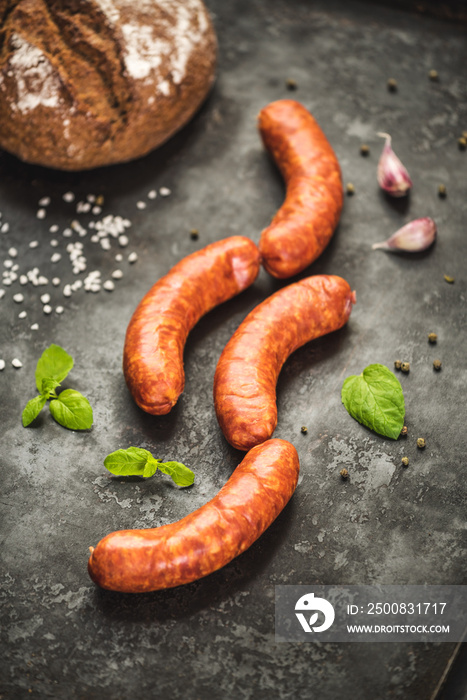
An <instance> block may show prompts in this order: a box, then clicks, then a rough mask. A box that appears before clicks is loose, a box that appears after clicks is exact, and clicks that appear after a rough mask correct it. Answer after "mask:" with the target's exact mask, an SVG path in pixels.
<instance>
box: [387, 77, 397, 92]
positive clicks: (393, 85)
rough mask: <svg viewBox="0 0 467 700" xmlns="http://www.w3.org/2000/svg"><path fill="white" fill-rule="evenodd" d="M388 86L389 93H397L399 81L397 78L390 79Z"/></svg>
mask: <svg viewBox="0 0 467 700" xmlns="http://www.w3.org/2000/svg"><path fill="white" fill-rule="evenodd" d="M387 85H388V90H389V92H396V90H397V80H396V79H395V78H389V80H388V83H387Z"/></svg>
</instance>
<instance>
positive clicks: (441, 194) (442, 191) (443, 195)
mask: <svg viewBox="0 0 467 700" xmlns="http://www.w3.org/2000/svg"><path fill="white" fill-rule="evenodd" d="M447 194H448V193H447V190H446V185H439V186H438V197H440V199H446V197H447Z"/></svg>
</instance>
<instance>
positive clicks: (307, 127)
mask: <svg viewBox="0 0 467 700" xmlns="http://www.w3.org/2000/svg"><path fill="white" fill-rule="evenodd" d="M258 127H259V131H260V134H261V137H262V140H263V142H264V145H265V147H266V148H267V150H268V151H269V152H270V153H271V155H272V157H273V159H274V161H275V162H276V164H277V166H278V167H279V170H280V172H281V174H282V176H283V178H284V180H285V183H286V189H287V193H286V197H285V201H284V203H283V204H282V206H281V207H280V209H279V210H278V212H277V213H276V215H275V216H274V218H273V220H272V223H271V225H270V226H268V227H267V228H265V229H264V231H263V232H262V233H261V238H260V242H259V249H260V252H261V256H262V262H263V265H264V267H265V268H266V270H267V271H268V272H269V273H270V274H271V275H273V276H274V277H278V278H281V279H284V278H287V277H291V276H292V275H296V274H297V273H298V272H300V271H301V270H304V269H305V268H306V267H308V265H310V264H311V263H312V262H313V260H316V258H317V257H318V256H319V255H321V253H322V252H323V250H324V249H325V247H326V246H327V244H328V243H329V241H330V239H331V236H332V234H333V232H334V229H335V228H336V226H337V223H338V221H339V217H340V213H341V210H342V205H343V188H342V176H341V170H340V166H339V162H338V160H337V157H336V155H335V153H334V151H333V149H332V147H331V145H330V143H329V141H328V140H327V138H326V136H325V135H324V133H323V131H322V130H321V128H320V126H319V125H318V123H317V121H316V120H315V119H314V117H313V116H312V115H311V114H310V113H309V112H308V110H307V109H305V107H304V106H303V105H302V104H300V103H299V102H296V101H295V100H278V101H277V102H272V103H271V104H269V105H267V106H266V107H265V108H264V109H262V110H261V112H260V114H259V117H258Z"/></svg>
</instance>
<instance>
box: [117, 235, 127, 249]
mask: <svg viewBox="0 0 467 700" xmlns="http://www.w3.org/2000/svg"><path fill="white" fill-rule="evenodd" d="M129 242H130V240H129V238H128V236H119V237H118V245H119V246H121V247H122V248H126V246H127V245H128V243H129Z"/></svg>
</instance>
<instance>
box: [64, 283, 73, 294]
mask: <svg viewBox="0 0 467 700" xmlns="http://www.w3.org/2000/svg"><path fill="white" fill-rule="evenodd" d="M72 294H73V292H72V290H71V285H70V284H66V285H65V286H64V287H63V296H64V297H71V295H72Z"/></svg>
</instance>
